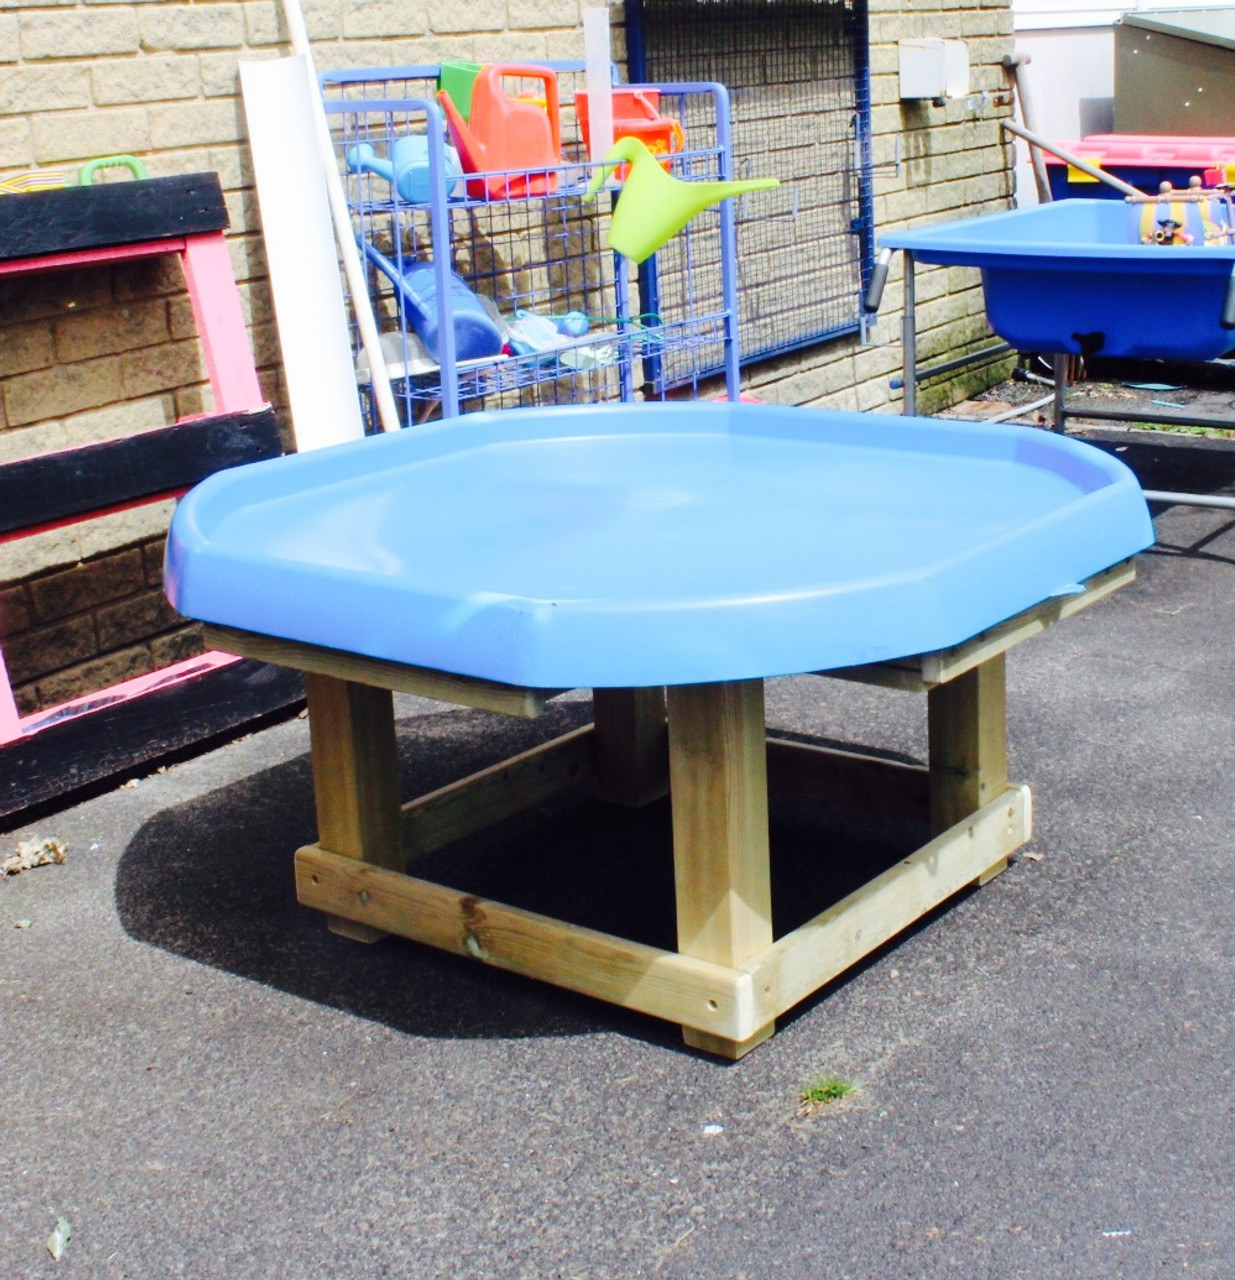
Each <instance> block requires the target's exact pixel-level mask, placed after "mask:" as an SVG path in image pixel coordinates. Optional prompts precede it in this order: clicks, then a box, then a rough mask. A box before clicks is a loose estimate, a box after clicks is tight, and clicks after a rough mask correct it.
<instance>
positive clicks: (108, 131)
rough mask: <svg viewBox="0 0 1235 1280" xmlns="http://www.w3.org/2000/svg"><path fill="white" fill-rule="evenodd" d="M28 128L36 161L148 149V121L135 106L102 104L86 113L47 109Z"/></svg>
mask: <svg viewBox="0 0 1235 1280" xmlns="http://www.w3.org/2000/svg"><path fill="white" fill-rule="evenodd" d="M31 128H32V131H33V135H34V156H35V159H36V160H37V161H38V162H39V163H40V164H50V163H55V162H56V161H59V160H90V159H93V158H94V157H95V156H112V155H119V154H134V155H139V154H144V153H145V152H147V151H149V150H150V122H149V120H148V119H147V118H146V112H145V110H144V109H142V108H139V107H134V108H132V109H125V108H121V107H106V108H104V109H103V110H102V111H91V112H90V113H88V114H77V113H74V112H63V113H60V112H48V113H47V114H46V115H41V116H35V117H34V119H33V120H32V121H31Z"/></svg>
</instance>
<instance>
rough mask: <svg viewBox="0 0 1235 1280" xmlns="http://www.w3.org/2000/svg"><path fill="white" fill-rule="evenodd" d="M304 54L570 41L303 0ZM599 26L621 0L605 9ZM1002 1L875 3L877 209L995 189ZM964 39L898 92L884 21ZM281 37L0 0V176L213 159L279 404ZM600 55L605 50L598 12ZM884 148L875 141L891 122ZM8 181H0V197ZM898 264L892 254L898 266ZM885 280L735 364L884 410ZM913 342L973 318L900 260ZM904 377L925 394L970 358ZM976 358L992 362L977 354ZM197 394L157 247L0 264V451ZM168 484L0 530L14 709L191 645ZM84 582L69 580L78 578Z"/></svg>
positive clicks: (506, 54)
mask: <svg viewBox="0 0 1235 1280" xmlns="http://www.w3.org/2000/svg"><path fill="white" fill-rule="evenodd" d="M305 11H306V21H307V25H308V29H309V33H310V38H311V39H312V41H313V46H314V53H315V57H316V60H317V64H318V66H319V68H321V69H323V70H324V69H327V68H349V67H364V66H396V65H400V64H414V63H436V62H442V61H449V60H461V61H510V62H514V61H535V60H544V59H547V58H569V57H582V56H583V37H582V27H581V3H580V0H475V2H474V3H471V4H466V5H461V4H458V3H454V2H453V0H305ZM613 13H614V17H615V23H616V22H617V21H618V20H619V19H620V14H621V10H620V6H618V7H615V8H614V10H613ZM1011 32H1012V19H1011V10H1010V7H1009V5H1008V4H1006V3H998V4H990V5H986V4H975V3H970V2H968V0H966V2H964V3H962V2H960V0H873V2H872V5H871V57H872V69H873V78H872V90H873V98H872V111H873V123H874V131H875V161H876V165H877V170H876V182H875V191H876V200H875V214H876V223H877V226H878V227H880V228H882V229H888V228H890V227H892V226H896V225H902V224H904V223H906V222H909V221H920V220H922V219H924V218H927V217H929V218H932V219H943V218H953V217H961V216H966V215H968V214H973V213H978V212H983V211H985V210H988V209H995V208H1002V207H1006V206H1007V204H1008V202H1009V199H1010V195H1011V168H1010V165H1011V160H1012V152H1011V148H1010V147H1008V146H1007V145H1006V141H1005V139H1004V138H1003V137H1001V130H1000V128H999V124H998V119H999V116H1000V115H1003V114H1006V113H1007V110H1008V108H1007V107H1006V106H1001V105H1000V98H999V95H1000V94H1001V93H1002V91H1003V90H1004V88H1005V84H1004V78H1003V73H1002V71H1001V69H1000V68H999V60H1000V58H1001V57H1002V56H1003V55H1004V54H1005V53H1008V52H1011V46H1012V38H1011ZM915 35H922V36H926V35H935V36H943V37H957V38H963V39H965V40H966V42H967V43H968V46H969V53H970V61H971V65H972V76H971V85H972V88H973V90H974V97H973V99H972V100H970V101H968V102H964V101H962V102H952V103H949V104H948V105H947V106H945V107H939V108H937V107H931V106H929V105H925V104H906V103H901V102H900V100H899V97H898V94H897V76H896V41H897V40H898V39H899V38H902V37H905V36H915ZM288 52H289V46H288V43H287V35H286V31H285V28H284V24H283V20H282V16H281V12H280V8H279V5H278V4H277V3H275V0H212V2H209V3H200V2H199V3H177V2H173V0H136V2H134V3H125V0H97V2H96V0H67V2H65V0H61V2H60V3H55V2H51V0H9V4H8V5H7V6H5V11H4V12H0V178H6V177H10V176H13V175H15V174H17V173H21V172H25V171H27V170H30V169H34V168H40V169H47V170H58V171H64V172H68V173H71V172H73V171H74V170H75V169H76V168H77V167H78V166H79V165H80V164H81V163H83V162H84V161H86V160H89V159H92V158H94V157H97V156H100V155H109V154H116V153H123V152H127V153H132V154H135V155H137V156H138V157H140V158H141V159H142V160H143V161H144V162H145V164H146V166H147V169H148V170H149V172H150V173H151V175H152V176H162V175H168V174H177V173H192V172H199V171H204V170H211V171H214V172H217V173H218V174H219V176H220V180H221V183H222V186H223V189H224V193H225V197H226V200H227V205H228V211H229V214H230V218H231V230H230V232H229V235H228V245H229V249H230V256H231V261H232V266H233V271H234V273H235V275H236V279H237V282H238V284H239V287H240V293H241V300H242V304H243V306H244V308H245V314H246V319H247V321H248V323H249V327H250V338H251V341H252V345H253V349H254V355H255V361H256V365H257V369H258V375H259V379H260V381H261V385H262V389H263V393H264V394H265V395H266V396H267V397H268V398H269V399H270V400H271V401H272V403H274V405H275V406H276V409H280V408H281V407H282V406H283V404H284V402H285V396H284V392H283V388H282V385H281V375H280V369H279V358H278V345H277V334H276V331H275V327H274V319H273V307H272V303H271V298H270V295H269V291H268V288H267V286H266V268H265V259H264V254H263V249H262V241H261V236H260V225H259V220H258V216H257V209H256V198H255V195H254V192H253V175H252V171H251V167H250V163H249V157H248V153H247V150H246V146H245V126H244V112H243V105H242V102H241V99H240V96H239V85H238V78H237V67H238V64H239V62H240V61H241V60H242V59H250V58H263V57H277V56H282V55H285V54H286V53H288ZM614 55H615V58H616V59H617V60H618V61H619V62H621V61H622V57H623V45H622V32H621V30H620V26H615V32H614ZM898 138H899V139H900V150H901V153H902V154H903V156H904V157H905V159H904V162H903V164H902V165H901V167H900V170H899V173H896V172H893V169H892V165H891V161H892V159H893V156H894V155H895V154H896V142H897V139H898ZM5 199H20V197H19V196H7V197H0V216H2V215H3V200H5ZM898 269H899V268H898ZM900 299H901V288H900V283H899V278H898V276H897V275H896V273H895V272H894V275H893V279H892V280H891V281H890V282H889V286H888V290H887V292H886V295H885V301H884V306H883V310H882V312H881V319H880V321H879V324H878V325H877V326H876V329H875V331H874V335H873V336H874V342H875V345H870V346H861V345H859V343H858V342H857V340H856V339H844V340H840V341H836V342H832V343H829V344H826V345H825V346H822V347H820V348H818V349H815V350H813V351H810V352H807V353H798V354H795V355H793V356H790V357H785V358H781V359H778V360H776V361H773V362H768V363H766V364H762V365H760V366H759V367H757V368H755V369H753V370H751V371H750V373H749V375H748V378H747V381H748V383H749V385H750V387H751V389H753V390H754V391H755V392H756V393H757V394H759V395H761V396H762V397H763V398H765V399H768V400H774V401H778V402H781V403H797V404H807V405H819V406H829V407H843V408H857V409H864V410H867V409H869V410H879V411H888V412H895V411H896V410H897V409H898V407H899V393H896V392H893V391H891V390H890V389H889V386H888V381H889V378H890V377H891V376H892V375H893V374H895V372H896V371H897V370H898V369H899V364H900V353H899V346H898V335H899V328H898V319H899V307H900ZM919 300H920V312H919V315H920V325H921V337H920V347H921V350H922V353H923V355H924V357H926V358H927V359H930V358H939V357H942V356H943V355H944V354H953V348H954V347H955V346H956V344H957V343H960V344H962V345H966V346H973V345H975V344H979V345H980V343H981V340H982V336H983V335H984V333H985V327H984V324H983V321H982V305H981V297H980V291H979V290H978V288H977V287H976V276H974V275H973V274H972V273H967V272H963V271H945V270H938V271H924V272H922V273H921V274H920V276H919ZM982 376H983V375H982V374H981V373H979V374H977V375H970V376H969V377H968V378H958V379H954V380H952V381H950V382H948V383H946V384H944V385H935V384H932V385H931V386H930V387H929V388H924V389H923V392H922V394H921V396H920V403H921V405H922V406H923V408H924V409H928V410H929V409H931V408H934V407H939V406H940V405H942V404H943V403H945V402H947V401H949V400H951V399H956V398H959V397H960V396H961V395H963V394H964V393H965V391H966V390H968V389H970V388H971V386H972V385H973V384H974V381H975V378H977V379H980V378H981V377H982ZM986 376H990V375H989V373H988V374H987V375H986ZM211 408H212V404H211V399H210V392H209V387H208V385H207V383H206V375H205V368H204V362H203V359H202V353H201V349H200V345H199V343H198V341H197V338H196V334H195V331H194V326H193V319H192V315H191V312H190V309H189V305H188V299H187V297H186V295H185V292H184V284H183V280H182V279H181V278H180V275H179V267H178V265H177V264H176V263H175V260H174V259H164V260H159V261H157V262H146V263H134V264H128V265H115V266H109V267H100V268H95V269H90V270H74V271H68V272H61V273H57V274H56V275H54V276H39V277H24V278H18V279H13V278H4V277H0V462H3V461H5V460H11V459H14V458H20V457H28V456H31V455H33V454H37V453H40V452H45V451H48V450H51V449H58V448H69V447H73V446H75V445H79V444H83V443H86V442H89V441H93V440H98V439H105V438H110V437H114V436H118V435H122V434H126V433H129V432H133V431H140V430H143V429H147V428H150V427H155V426H162V425H165V424H167V423H170V422H173V421H175V420H176V419H177V418H178V417H180V416H184V415H186V414H192V413H197V412H203V411H208V410H209V409H211ZM168 510H169V508H168V507H167V505H166V504H164V505H162V506H156V507H152V508H142V509H139V510H137V511H133V512H127V513H122V514H120V515H115V516H109V517H107V518H106V519H105V520H101V521H93V522H90V523H88V524H84V525H79V526H74V527H73V528H71V529H62V530H56V531H53V532H51V533H47V534H42V535H39V536H37V537H34V538H30V539H26V540H23V541H21V542H13V543H8V544H3V545H0V642H2V644H3V651H4V654H5V658H6V661H7V663H8V666H9V674H10V677H11V679H12V680H13V682H14V684H15V686H16V694H17V698H18V703H19V706H20V708H21V709H22V710H23V711H26V712H28V711H32V710H35V709H38V708H40V707H44V706H48V705H52V704H54V703H55V702H58V701H60V700H62V699H63V698H66V697H72V696H76V695H79V694H82V693H85V692H89V691H91V690H93V689H97V688H101V687H105V686H106V685H108V684H110V683H112V682H113V681H114V680H115V679H117V678H120V677H123V676H125V675H131V674H137V673H138V672H140V671H144V670H149V669H152V668H154V667H157V666H159V665H162V664H163V663H164V662H165V661H166V660H168V658H170V657H173V656H189V655H191V653H192V652H193V651H194V647H195V646H197V645H199V644H200V641H199V640H198V638H197V632H196V629H195V628H186V627H185V626H183V624H181V623H179V622H178V620H177V619H175V618H174V617H172V616H171V615H170V613H169V611H167V610H166V609H165V608H164V607H163V606H161V605H160V603H159V599H158V568H157V566H158V563H159V559H160V556H161V543H162V537H163V535H164V533H165V530H166V521H167V518H168ZM87 584H89V585H87Z"/></svg>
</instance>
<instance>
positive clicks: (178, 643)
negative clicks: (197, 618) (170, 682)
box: [150, 622, 206, 671]
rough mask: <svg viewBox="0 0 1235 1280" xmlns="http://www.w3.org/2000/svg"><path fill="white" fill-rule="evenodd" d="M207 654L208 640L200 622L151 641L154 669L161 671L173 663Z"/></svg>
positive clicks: (151, 657)
mask: <svg viewBox="0 0 1235 1280" xmlns="http://www.w3.org/2000/svg"><path fill="white" fill-rule="evenodd" d="M205 652H206V640H205V637H204V636H203V634H202V626H201V623H200V622H195V623H192V624H191V625H190V626H187V627H180V628H178V629H177V630H175V631H171V632H168V633H167V634H166V635H162V636H155V637H154V639H153V640H151V641H150V659H151V663H152V669H153V670H155V671H161V670H162V669H163V668H164V667H170V666H171V665H172V663H173V662H184V661H186V660H187V659H189V658H196V657H198V656H199V655H200V654H203V653H205Z"/></svg>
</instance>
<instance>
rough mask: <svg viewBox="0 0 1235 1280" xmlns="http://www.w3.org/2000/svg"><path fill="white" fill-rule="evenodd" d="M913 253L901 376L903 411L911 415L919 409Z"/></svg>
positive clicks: (908, 261) (909, 262) (903, 322)
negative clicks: (902, 381) (903, 387)
mask: <svg viewBox="0 0 1235 1280" xmlns="http://www.w3.org/2000/svg"><path fill="white" fill-rule="evenodd" d="M914 301H915V300H914V284H913V253H912V252H911V251H910V250H908V249H906V250H905V314H904V315H903V316H902V317H901V376H902V377H903V379H904V385H905V390H904V400H903V402H902V409H901V412H902V413H903V414H904V415H905V416H906V417H909V416H911V415H913V414H915V413H917V411H918V376H917V375H918V333H917V327H916V326H917V317H916V316H915V314H914Z"/></svg>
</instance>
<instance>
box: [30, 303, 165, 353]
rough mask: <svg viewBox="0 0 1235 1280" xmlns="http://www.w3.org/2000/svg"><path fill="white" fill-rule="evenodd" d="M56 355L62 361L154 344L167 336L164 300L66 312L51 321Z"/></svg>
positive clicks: (162, 340)
mask: <svg viewBox="0 0 1235 1280" xmlns="http://www.w3.org/2000/svg"><path fill="white" fill-rule="evenodd" d="M53 332H54V336H55V342H56V356H57V358H58V359H59V360H60V361H61V362H62V363H65V364H67V363H69V362H71V361H74V360H87V359H91V358H93V357H95V356H104V355H113V354H116V353H118V352H121V351H132V350H134V349H135V348H139V347H149V346H154V345H155V344H157V343H160V342H165V341H166V340H167V337H168V329H167V303H166V302H165V301H164V300H163V299H162V298H157V299H155V300H153V301H149V302H142V303H132V304H130V305H129V306H122V307H112V308H108V309H107V310H106V311H98V312H93V313H90V314H87V315H75V316H65V317H64V318H63V319H60V320H57V321H55V322H54V324H53Z"/></svg>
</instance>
